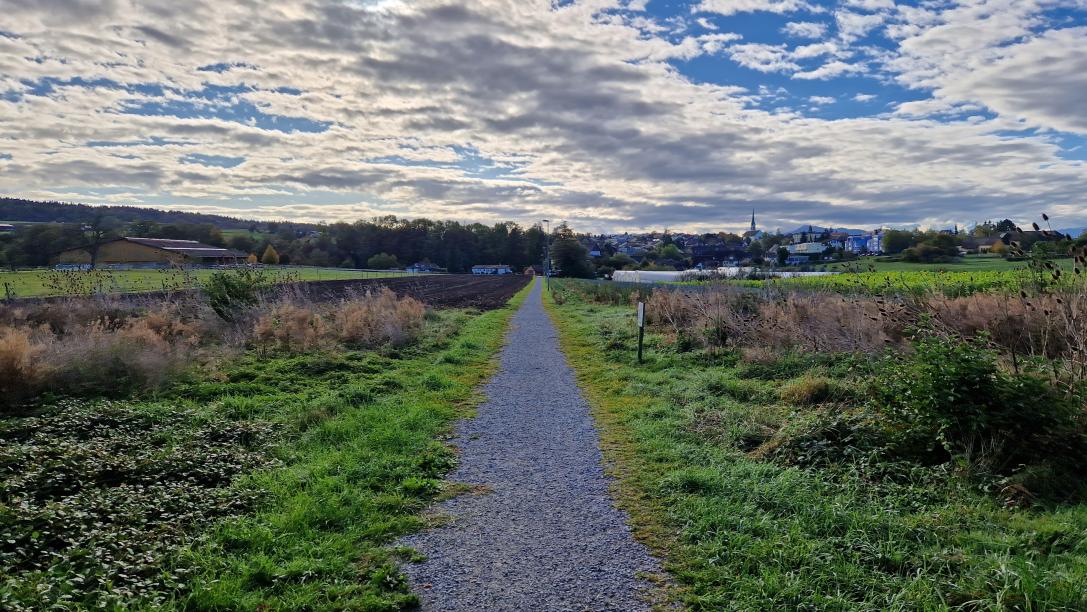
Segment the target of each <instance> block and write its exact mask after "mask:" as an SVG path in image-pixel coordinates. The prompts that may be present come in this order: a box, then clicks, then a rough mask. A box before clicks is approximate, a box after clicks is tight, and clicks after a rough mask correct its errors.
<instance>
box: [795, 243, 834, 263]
mask: <svg viewBox="0 0 1087 612" xmlns="http://www.w3.org/2000/svg"><path fill="white" fill-rule="evenodd" d="M785 250H787V251H789V253H790V254H791V255H806V256H808V257H815V258H817V259H818V258H820V257H822V256H823V252H825V251H826V250H827V245H825V244H823V243H822V242H801V243H799V244H787V245H785Z"/></svg>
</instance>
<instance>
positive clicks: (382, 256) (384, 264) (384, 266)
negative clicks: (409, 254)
mask: <svg viewBox="0 0 1087 612" xmlns="http://www.w3.org/2000/svg"><path fill="white" fill-rule="evenodd" d="M399 266H400V262H399V261H397V260H396V255H389V254H388V253H378V254H377V255H374V256H373V257H371V258H370V259H367V260H366V267H367V268H372V269H374V270H390V269H392V268H396V267H399Z"/></svg>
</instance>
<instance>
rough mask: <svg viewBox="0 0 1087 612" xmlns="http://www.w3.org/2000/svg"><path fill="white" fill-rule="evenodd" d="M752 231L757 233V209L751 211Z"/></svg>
mask: <svg viewBox="0 0 1087 612" xmlns="http://www.w3.org/2000/svg"><path fill="white" fill-rule="evenodd" d="M751 231H755V209H754V208H752V209H751Z"/></svg>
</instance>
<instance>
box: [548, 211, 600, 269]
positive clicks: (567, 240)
mask: <svg viewBox="0 0 1087 612" xmlns="http://www.w3.org/2000/svg"><path fill="white" fill-rule="evenodd" d="M551 265H552V267H553V269H554V270H555V273H556V274H558V275H559V276H570V277H574V278H592V277H593V276H594V275H595V274H594V271H593V264H592V263H591V262H590V261H589V250H588V249H586V248H585V247H584V246H583V245H582V244H581V242H580V241H579V240H578V239H577V236H575V235H574V232H572V231H571V230H570V228H569V227H567V226H566V224H562V225H560V226H559V227H557V228H556V229H555V238H554V239H553V240H552V241H551Z"/></svg>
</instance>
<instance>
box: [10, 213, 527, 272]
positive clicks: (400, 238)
mask: <svg viewBox="0 0 1087 612" xmlns="http://www.w3.org/2000/svg"><path fill="white" fill-rule="evenodd" d="M0 223H15V224H24V223H25V224H26V225H19V227H18V231H16V232H15V233H14V234H10V235H0V266H3V267H11V268H17V267H38V266H47V265H49V263H50V260H51V259H52V257H53V256H54V255H56V254H57V253H59V252H60V251H63V250H65V249H69V248H74V247H80V246H85V245H88V244H91V243H93V242H95V241H102V240H108V239H111V238H116V237H119V236H140V237H153V238H176V239H188V240H199V241H200V242H204V243H207V244H212V245H215V246H225V247H230V248H234V249H237V250H239V251H243V252H246V253H253V254H255V255H257V256H258V257H261V256H262V255H263V254H264V253H266V252H267V251H268V247H269V246H271V247H272V249H273V250H274V251H275V252H276V253H277V255H278V259H279V262H280V263H283V264H294V265H312V266H331V267H349V268H367V267H383V268H385V267H402V266H407V265H410V264H413V263H416V262H430V263H432V264H434V265H436V266H439V267H442V268H446V269H448V270H449V272H453V273H463V272H467V271H469V270H470V269H471V267H472V266H473V265H477V264H509V265H510V266H512V267H513V268H514V269H515V270H518V271H519V270H521V269H523V268H524V267H525V266H528V265H531V264H535V263H539V262H540V258H541V256H542V255H543V246H544V239H545V234H544V231H543V229H541V228H540V227H539V226H532V227H528V228H525V227H521V226H520V225H518V224H516V223H511V222H506V223H498V224H495V225H483V224H479V223H473V224H461V223H458V222H455V221H432V220H429V219H413V220H406V219H398V218H396V217H393V216H386V217H378V218H375V219H370V220H366V221H357V222H354V223H333V224H330V225H316V224H309V223H287V222H268V221H250V220H244V219H235V218H231V217H222V216H218V215H203V214H198V213H183V212H171V211H163V210H155V209H150V208H138V207H133V206H86V205H81V204H61V203H56V202H31V201H27V200H16V199H7V198H4V199H0Z"/></svg>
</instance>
